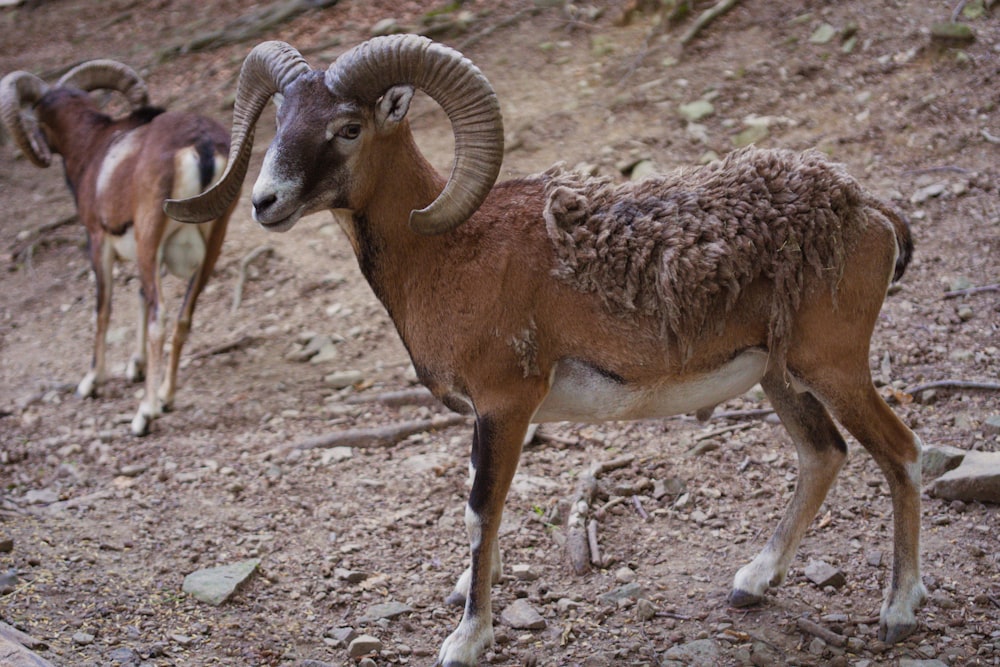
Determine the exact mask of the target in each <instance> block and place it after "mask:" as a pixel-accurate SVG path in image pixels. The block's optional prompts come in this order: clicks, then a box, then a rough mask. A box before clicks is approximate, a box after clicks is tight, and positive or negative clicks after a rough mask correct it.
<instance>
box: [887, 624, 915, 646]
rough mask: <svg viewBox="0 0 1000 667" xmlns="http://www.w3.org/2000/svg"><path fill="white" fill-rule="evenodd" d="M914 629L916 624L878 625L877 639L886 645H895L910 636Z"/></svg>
mask: <svg viewBox="0 0 1000 667" xmlns="http://www.w3.org/2000/svg"><path fill="white" fill-rule="evenodd" d="M916 629H917V624H916V623H903V624H900V625H891V626H890V625H886V624H885V623H879V626H878V638H879V640H880V641H883V642H885V643H886V644H895V643H897V642H900V641H902V640H904V639H906V638H907V637H909V636H910V635H912V634H913V631H914V630H916Z"/></svg>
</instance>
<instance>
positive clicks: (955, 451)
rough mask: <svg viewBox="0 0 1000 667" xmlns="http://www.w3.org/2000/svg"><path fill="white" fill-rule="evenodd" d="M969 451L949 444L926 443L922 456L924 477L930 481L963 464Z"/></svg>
mask: <svg viewBox="0 0 1000 667" xmlns="http://www.w3.org/2000/svg"><path fill="white" fill-rule="evenodd" d="M968 453H969V451H968V450H966V449H959V448H958V447H949V446H948V445H924V448H923V451H922V453H921V458H920V467H921V473H922V474H923V478H924V480H926V481H930V480H932V479H934V478H936V477H940V476H941V475H943V474H945V473H946V472H948V471H949V470H954V469H955V468H957V467H958V466H960V465H961V464H962V460H963V459H964V458H965V455H966V454H968Z"/></svg>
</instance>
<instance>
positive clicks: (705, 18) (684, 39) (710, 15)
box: [680, 0, 739, 46]
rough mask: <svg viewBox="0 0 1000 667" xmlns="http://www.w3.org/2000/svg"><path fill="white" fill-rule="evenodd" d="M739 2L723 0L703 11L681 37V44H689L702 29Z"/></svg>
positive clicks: (736, 0) (737, 0)
mask: <svg viewBox="0 0 1000 667" xmlns="http://www.w3.org/2000/svg"><path fill="white" fill-rule="evenodd" d="M737 4H739V0H721V1H720V2H719V3H718V4H717V5H715V6H714V7H710V8H708V9H706V10H705V11H703V12H702V13H701V15H699V16H698V18H697V19H695V22H694V23H693V24H692V25H691V27H690V28H688V30H687V32H685V33H684V35H682V36H681V38H680V44H681V46H687V44H688V42H690V41H691V40H692V39H694V38H695V37H696V36H697V35H698V33H699V32H701V31H702V29H704V28H705V26H707V25H708V24H709V23H711V22H712V21H714V20H715V19H717V18H719V17H720V16H722V15H723V14H725V13H726V12H728V11H729V10H730V9H732V8H733V7H735V6H736V5H737Z"/></svg>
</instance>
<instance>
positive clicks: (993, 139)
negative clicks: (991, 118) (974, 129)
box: [979, 128, 1000, 144]
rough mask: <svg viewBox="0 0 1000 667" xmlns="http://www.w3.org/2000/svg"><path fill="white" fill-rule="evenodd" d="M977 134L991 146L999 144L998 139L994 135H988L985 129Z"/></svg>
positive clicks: (999, 138) (999, 140) (999, 139)
mask: <svg viewBox="0 0 1000 667" xmlns="http://www.w3.org/2000/svg"><path fill="white" fill-rule="evenodd" d="M979 134H981V135H983V139H985V140H986V141H988V142H990V143H991V144H1000V137H998V136H996V135H995V134H990V133H989V131H987V130H986V128H983V129H981V130H979Z"/></svg>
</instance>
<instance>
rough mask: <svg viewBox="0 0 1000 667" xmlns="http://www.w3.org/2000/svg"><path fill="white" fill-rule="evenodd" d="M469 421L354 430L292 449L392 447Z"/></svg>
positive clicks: (445, 418)
mask: <svg viewBox="0 0 1000 667" xmlns="http://www.w3.org/2000/svg"><path fill="white" fill-rule="evenodd" d="M468 421H469V419H468V417H464V416H462V415H438V416H435V417H432V418H431V419H418V420H415V421H408V422H402V423H399V424H390V425H389V426H376V427H373V428H354V429H348V430H346V431H337V432H335V433H327V434H326V435H319V436H316V437H313V438H306V439H305V440H301V441H299V442H297V443H295V444H294V445H292V449H317V448H325V447H359V448H374V447H391V446H392V445H395V444H396V443H398V442H400V441H401V440H405V439H406V438H408V437H410V436H411V435H415V434H417V433H424V432H425V431H433V430H437V429H442V428H447V427H449V426H455V425H457V424H466V423H468Z"/></svg>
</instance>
